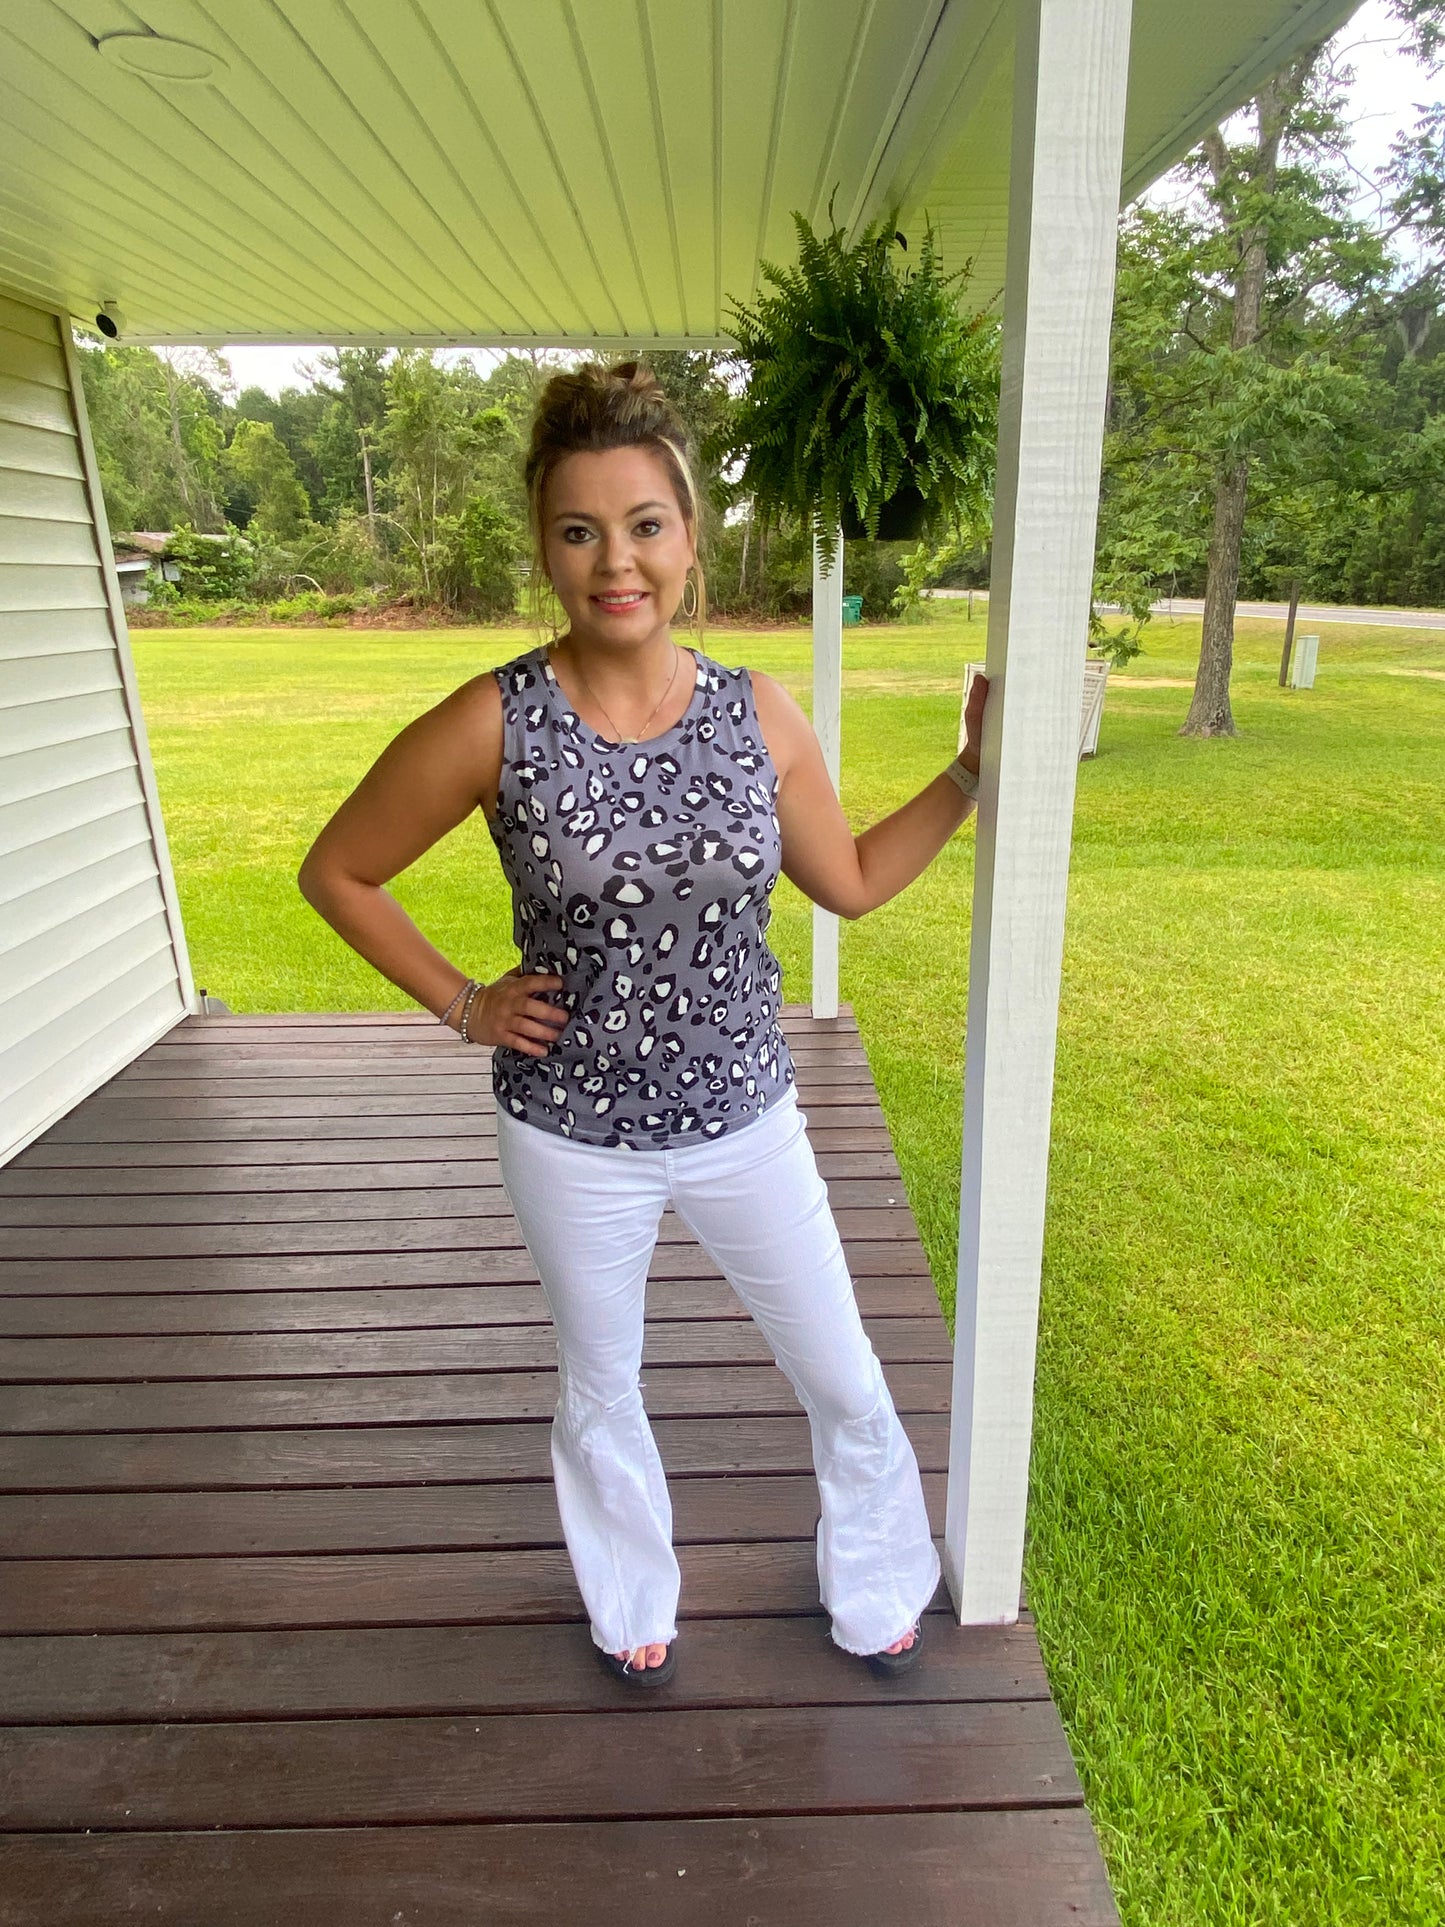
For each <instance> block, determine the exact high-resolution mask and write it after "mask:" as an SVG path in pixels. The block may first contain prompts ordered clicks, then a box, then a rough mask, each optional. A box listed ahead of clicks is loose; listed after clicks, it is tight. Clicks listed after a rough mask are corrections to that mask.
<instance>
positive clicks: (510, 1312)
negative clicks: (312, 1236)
mask: <svg viewBox="0 0 1445 1927" xmlns="http://www.w3.org/2000/svg"><path fill="white" fill-rule="evenodd" d="M853 1293H854V1296H855V1298H856V1299H857V1301H858V1309H859V1310H860V1311H861V1313H862V1314H863V1317H864V1318H865V1319H871V1318H936V1317H937V1315H938V1296H937V1293H936V1292H935V1291H934V1289H933V1284H932V1282H931V1280H928V1279H924V1278H916V1277H904V1278H855V1279H854V1280H853ZM748 1315H749V1314H748V1312H747V1311H746V1310H745V1309H744V1307H743V1305H742V1303H741V1301H740V1300H739V1298H738V1297H737V1295H736V1293H735V1292H734V1291H733V1289H732V1287H731V1285H729V1284H728V1283H727V1282H726V1281H725V1280H724V1279H722V1278H696V1279H690V1280H687V1281H685V1282H684V1281H679V1280H677V1279H660V1280H656V1281H654V1282H653V1283H652V1284H651V1285H649V1287H648V1291H647V1317H648V1319H649V1320H659V1321H661V1320H666V1319H702V1318H739V1319H741V1318H747V1317H748ZM549 1317H550V1314H549V1313H548V1310H547V1301H546V1299H545V1298H544V1297H543V1296H542V1288H541V1286H540V1285H535V1284H518V1285H456V1286H452V1287H449V1288H448V1287H437V1288H434V1287H429V1286H424V1285H415V1286H412V1287H410V1288H407V1287H397V1288H394V1289H392V1290H380V1291H347V1290H345V1289H344V1288H341V1287H337V1288H336V1289H335V1290H333V1291H248V1292H241V1291H236V1292H203V1291H195V1292H159V1291H155V1292H144V1293H138V1294H132V1295H130V1296H126V1295H124V1294H121V1293H114V1294H106V1293H92V1294H90V1295H88V1296H84V1297H81V1296H72V1297H59V1296H48V1297H29V1298H22V1297H14V1298H4V1297H0V1333H4V1334H5V1336H7V1337H15V1338H20V1337H31V1338H42V1337H62V1336H66V1335H72V1334H79V1333H82V1332H92V1333H122V1332H130V1333H138V1332H230V1331H235V1332H263V1331H277V1332H280V1331H328V1330H330V1331H402V1330H412V1331H415V1330H423V1329H426V1328H428V1327H431V1326H438V1325H442V1326H445V1325H466V1326H471V1327H484V1326H489V1325H516V1324H547V1323H548V1322H549Z"/></svg>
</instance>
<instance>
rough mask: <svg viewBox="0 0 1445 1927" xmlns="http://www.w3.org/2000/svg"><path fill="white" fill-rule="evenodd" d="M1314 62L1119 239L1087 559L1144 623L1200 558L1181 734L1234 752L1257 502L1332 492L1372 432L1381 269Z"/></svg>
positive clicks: (1325, 66) (1331, 101)
mask: <svg viewBox="0 0 1445 1927" xmlns="http://www.w3.org/2000/svg"><path fill="white" fill-rule="evenodd" d="M1324 51H1325V50H1324V48H1323V46H1322V45H1317V46H1314V47H1310V48H1307V49H1306V50H1305V51H1304V52H1303V53H1302V54H1301V55H1300V56H1299V57H1298V58H1297V59H1296V60H1294V61H1293V62H1292V63H1291V64H1290V65H1289V66H1288V67H1286V68H1285V69H1284V70H1283V71H1282V72H1281V73H1279V74H1277V75H1276V76H1275V77H1274V78H1273V79H1272V80H1271V81H1269V82H1268V83H1267V84H1266V85H1265V86H1264V87H1262V88H1261V89H1260V91H1259V93H1258V94H1257V95H1256V96H1255V98H1254V100H1253V101H1252V102H1251V103H1250V105H1249V108H1248V110H1247V115H1246V117H1245V124H1243V125H1238V124H1232V125H1231V127H1230V128H1228V129H1226V128H1220V127H1216V128H1213V129H1211V130H1210V132H1209V133H1208V134H1207V135H1206V136H1205V139H1204V141H1203V143H1202V144H1201V146H1200V148H1199V149H1197V150H1196V152H1195V153H1194V154H1193V155H1191V156H1190V158H1189V160H1188V161H1187V162H1186V163H1185V164H1184V166H1183V168H1182V170H1181V181H1182V183H1183V184H1184V185H1185V186H1186V187H1188V188H1189V189H1191V190H1192V193H1191V196H1190V199H1189V201H1188V202H1187V203H1186V204H1185V205H1183V206H1180V207H1176V208H1171V209H1157V208H1150V207H1141V208H1137V209H1133V210H1131V211H1130V212H1129V214H1128V215H1127V216H1126V218H1125V221H1124V225H1123V229H1122V234H1121V248H1120V274H1119V291H1118V298H1117V301H1116V308H1115V329H1114V361H1113V379H1112V393H1111V397H1110V410H1109V433H1108V436H1107V439H1106V449H1105V472H1104V490H1103V504H1104V514H1103V516H1102V518H1101V529H1100V544H1099V550H1100V558H1101V562H1102V565H1103V573H1104V575H1105V577H1106V578H1107V577H1108V576H1109V575H1110V574H1112V575H1113V577H1114V579H1115V581H1116V583H1118V584H1119V587H1120V592H1121V595H1122V599H1123V600H1125V602H1126V604H1129V605H1131V606H1132V610H1133V613H1134V614H1135V616H1136V618H1137V617H1139V616H1140V615H1142V614H1146V613H1147V591H1148V587H1149V585H1150V581H1151V578H1152V579H1153V580H1155V581H1157V579H1158V577H1159V576H1160V575H1173V574H1177V573H1179V572H1180V571H1181V570H1184V569H1188V568H1190V567H1191V566H1194V565H1196V564H1197V561H1198V559H1199V556H1200V551H1201V548H1202V551H1203V572H1204V599H1205V611H1204V623H1203V634H1202V641H1201V647H1200V657H1199V668H1198V672H1197V676H1196V681H1195V688H1194V697H1193V701H1192V702H1191V705H1190V709H1189V714H1188V717H1187V719H1186V721H1185V723H1184V725H1183V729H1182V732H1181V733H1183V734H1185V735H1194V736H1219V735H1233V734H1234V733H1235V725H1234V718H1233V714H1232V710H1231V707H1230V698H1229V684H1230V672H1231V668H1232V662H1233V644H1234V605H1235V598H1236V593H1237V589H1238V583H1239V576H1240V568H1241V562H1242V559H1243V556H1244V545H1245V535H1246V513H1247V510H1248V506H1249V503H1250V500H1251V496H1252V495H1253V496H1254V497H1255V498H1256V499H1260V498H1262V497H1264V496H1267V495H1268V494H1269V492H1270V491H1271V490H1279V489H1281V488H1285V487H1293V488H1299V487H1303V486H1308V485H1309V484H1310V483H1312V482H1315V481H1320V480H1323V479H1325V478H1330V479H1332V480H1334V481H1338V480H1339V479H1340V476H1341V474H1342V472H1343V471H1346V470H1348V469H1349V468H1350V467H1351V465H1352V464H1358V463H1359V462H1361V461H1362V460H1363V451H1364V447H1365V444H1366V443H1367V442H1368V439H1369V435H1370V432H1371V431H1370V426H1369V424H1370V416H1371V402H1372V391H1371V386H1370V380H1371V374H1370V369H1371V355H1372V344H1371V341H1370V339H1369V336H1368V331H1367V329H1366V327H1365V318H1366V316H1367V313H1368V309H1369V305H1370V303H1371V301H1372V300H1373V299H1374V298H1375V297H1376V296H1377V294H1378V291H1379V288H1380V287H1381V285H1382V284H1383V282H1384V281H1385V279H1386V252H1385V245H1384V239H1383V236H1382V234H1381V233H1380V232H1379V231H1378V230H1377V229H1375V228H1372V227H1371V226H1369V225H1368V224H1367V223H1366V222H1365V221H1363V220H1362V219H1360V218H1358V217H1357V216H1356V215H1355V214H1353V213H1352V212H1351V209H1350V184H1349V182H1348V179H1347V177H1346V175H1345V172H1344V169H1343V166H1342V156H1343V154H1344V151H1345V146H1346V132H1345V126H1344V122H1343V118H1342V113H1341V108H1342V103H1343V90H1344V83H1345V81H1346V80H1347V78H1348V75H1347V73H1340V72H1338V71H1336V70H1335V69H1334V68H1333V67H1332V66H1331V64H1330V63H1329V61H1327V60H1326V59H1325V58H1324ZM1131 566H1132V570H1133V580H1132V582H1131V581H1130V568H1131ZM1141 604H1142V605H1143V606H1142V608H1141V606H1140V605H1141Z"/></svg>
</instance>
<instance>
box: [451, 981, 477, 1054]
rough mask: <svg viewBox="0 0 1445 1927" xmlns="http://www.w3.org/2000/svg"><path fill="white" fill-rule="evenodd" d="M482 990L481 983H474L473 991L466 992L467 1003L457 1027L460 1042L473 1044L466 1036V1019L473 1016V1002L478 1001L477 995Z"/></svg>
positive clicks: (463, 1007)
mask: <svg viewBox="0 0 1445 1927" xmlns="http://www.w3.org/2000/svg"><path fill="white" fill-rule="evenodd" d="M480 989H482V985H480V983H474V985H472V989H470V990H468V992H466V1002H464V1004H462V1021H460V1023H459V1025H457V1033H459V1037H460V1041H462V1043H464V1044H470V1043H472V1039H470V1037H468V1035H466V1019H468V1017H470V1016H472V1002H474V1000H476V994H478V990H480Z"/></svg>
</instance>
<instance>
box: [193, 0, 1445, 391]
mask: <svg viewBox="0 0 1445 1927" xmlns="http://www.w3.org/2000/svg"><path fill="white" fill-rule="evenodd" d="M1336 44H1337V49H1338V50H1339V52H1340V53H1341V54H1342V55H1344V56H1346V57H1347V58H1348V60H1349V62H1350V64H1351V65H1352V66H1353V67H1354V69H1355V84H1354V87H1353V89H1352V91H1351V97H1350V99H1351V119H1352V122H1353V127H1354V144H1353V151H1352V160H1353V164H1354V166H1355V169H1356V170H1357V172H1358V173H1359V175H1360V176H1361V184H1360V194H1361V203H1362V205H1361V212H1365V211H1366V210H1367V209H1370V208H1373V206H1374V205H1375V204H1376V196H1375V195H1374V194H1373V193H1372V192H1371V191H1370V187H1369V183H1370V181H1371V178H1372V176H1373V174H1374V171H1375V169H1376V168H1378V167H1379V166H1381V165H1382V164H1383V162H1384V161H1385V159H1386V158H1387V156H1388V154H1389V151H1390V142H1391V141H1392V140H1393V138H1394V137H1395V135H1396V134H1397V133H1399V132H1401V131H1402V130H1403V129H1404V128H1407V127H1409V126H1412V125H1413V123H1414V120H1415V103H1416V102H1418V101H1420V100H1421V99H1423V98H1424V96H1425V95H1426V93H1427V92H1430V91H1438V87H1439V84H1440V83H1439V82H1438V81H1437V82H1434V83H1428V82H1427V81H1426V80H1425V77H1424V75H1423V73H1422V71H1421V69H1420V68H1419V67H1418V66H1416V64H1415V63H1414V62H1413V61H1410V60H1407V59H1405V58H1404V56H1403V55H1402V54H1400V52H1399V35H1398V33H1397V32H1396V31H1395V29H1394V27H1393V24H1392V22H1391V21H1390V19H1389V16H1388V14H1387V12H1386V8H1385V0H1365V4H1364V5H1363V6H1362V7H1361V8H1360V10H1359V12H1358V13H1357V14H1356V15H1355V17H1354V19H1353V20H1352V21H1351V22H1350V24H1349V26H1348V27H1347V28H1346V29H1345V30H1344V31H1343V32H1342V33H1341V34H1340V36H1339V38H1338V41H1337V43H1336ZM222 352H223V354H224V355H225V356H226V359H227V360H228V361H229V362H230V364H231V373H232V374H233V375H234V376H235V379H236V385H237V387H238V388H247V387H251V386H253V385H254V386H256V387H260V388H265V389H267V390H268V391H269V392H270V393H271V394H273V395H277V394H279V393H280V392H281V390H282V389H283V388H287V387H292V388H295V387H303V386H305V376H304V375H303V374H302V373H301V364H302V363H303V362H305V361H308V360H310V359H312V358H313V357H314V356H315V354H316V353H317V350H316V349H315V348H241V347H237V348H226V349H223V350H222ZM459 352H461V351H459ZM487 359H488V360H490V357H487Z"/></svg>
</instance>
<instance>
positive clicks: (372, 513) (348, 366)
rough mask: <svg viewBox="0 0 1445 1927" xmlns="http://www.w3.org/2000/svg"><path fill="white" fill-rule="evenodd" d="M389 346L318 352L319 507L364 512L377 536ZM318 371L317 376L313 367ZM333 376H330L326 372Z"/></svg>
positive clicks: (315, 442)
mask: <svg viewBox="0 0 1445 1927" xmlns="http://www.w3.org/2000/svg"><path fill="white" fill-rule="evenodd" d="M390 352H391V351H390V349H387V348H378V347H370V346H368V347H363V348H337V349H335V350H334V351H333V352H332V353H330V354H323V355H321V356H319V357H318V367H319V369H320V370H321V374H320V375H317V376H315V380H316V386H317V388H318V390H319V392H320V394H321V395H322V396H323V398H324V404H325V405H324V407H323V409H322V412H321V415H320V417H319V419H318V420H317V423H316V426H315V428H314V429H313V430H312V434H311V449H312V453H313V456H314V457H315V460H316V464H317V467H318V470H319V471H320V474H321V479H322V493H321V501H320V505H319V506H320V510H321V511H323V512H325V513H326V514H328V515H329V516H333V517H334V516H335V515H337V514H338V513H339V512H340V511H341V510H342V509H344V508H359V509H361V510H363V511H364V512H365V515H366V518H367V522H368V524H369V526H370V530H371V536H372V540H373V542H375V540H376V491H377V484H378V482H379V481H380V480H382V479H384V476H385V466H384V460H385V458H384V456H383V453H382V448H381V428H382V423H383V422H384V421H385V419H386V358H387V356H388V354H389V353H390ZM312 372H313V375H314V371H312ZM327 375H329V376H331V377H332V380H330V381H327V380H326V379H325V376H327Z"/></svg>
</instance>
